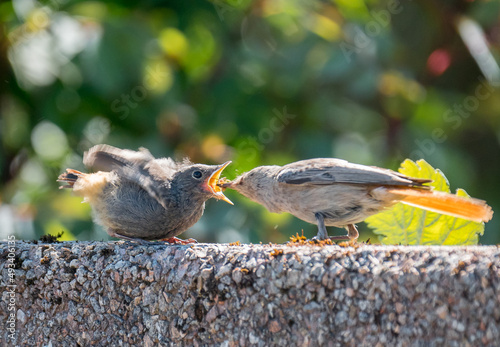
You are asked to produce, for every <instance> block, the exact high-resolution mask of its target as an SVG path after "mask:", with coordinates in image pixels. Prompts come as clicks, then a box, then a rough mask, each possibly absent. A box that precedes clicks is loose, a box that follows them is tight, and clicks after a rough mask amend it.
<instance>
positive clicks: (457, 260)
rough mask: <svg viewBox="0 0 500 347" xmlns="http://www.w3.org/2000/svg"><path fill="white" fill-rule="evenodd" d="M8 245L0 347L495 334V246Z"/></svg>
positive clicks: (368, 340) (2, 264)
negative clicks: (5, 346) (10, 285)
mask: <svg viewBox="0 0 500 347" xmlns="http://www.w3.org/2000/svg"><path fill="white" fill-rule="evenodd" d="M14 248H15V250H14V252H10V251H11V250H9V247H8V244H7V243H6V242H3V243H0V274H1V277H0V281H1V282H0V283H1V284H0V291H1V295H2V301H1V303H0V324H2V328H1V329H0V332H1V336H0V340H1V341H0V345H2V346H4V345H18V346H27V345H39V346H40V345H49V346H50V345H51V346H89V345H96V346H102V345H107V346H132V345H141V346H157V345H161V346H173V345H175V346H210V345H217V346H285V345H290V346H363V345H364V346H388V345H391V346H442V345H446V346H467V345H470V346H498V344H499V341H500V286H499V285H500V279H499V274H500V272H499V269H500V249H499V248H498V247H495V246H476V247H405V246H392V247H391V246H389V247H388V246H373V245H361V246H358V247H355V248H353V247H340V246H336V245H333V246H323V247H320V246H307V245H305V246H304V245H302V246H298V245H295V246H290V245H240V246H230V245H227V244H197V245H194V246H170V245H151V246H138V245H135V244H133V243H129V242H64V243H57V244H42V243H38V244H34V243H30V242H16V243H15V247H14ZM10 259H13V260H12V261H11V260H10ZM9 264H14V265H9ZM12 266H15V267H16V269H15V270H14V271H10V273H9V267H12ZM9 274H11V275H12V274H15V278H13V282H9V281H10V279H11V278H12V277H9ZM9 284H14V285H15V287H8V285H9ZM12 288H14V294H12ZM14 297H15V299H13V301H12V298H14ZM13 312H15V314H14V315H13V316H14V317H15V319H12V317H10V318H11V319H10V320H11V322H12V320H14V321H15V322H14V325H15V329H14V331H15V333H14V334H11V333H10V331H12V330H10V331H9V329H8V328H9V327H11V325H10V323H9V322H8V321H9V314H10V313H13ZM9 334H11V335H10V337H9ZM11 337H13V338H14V339H12V338H11Z"/></svg>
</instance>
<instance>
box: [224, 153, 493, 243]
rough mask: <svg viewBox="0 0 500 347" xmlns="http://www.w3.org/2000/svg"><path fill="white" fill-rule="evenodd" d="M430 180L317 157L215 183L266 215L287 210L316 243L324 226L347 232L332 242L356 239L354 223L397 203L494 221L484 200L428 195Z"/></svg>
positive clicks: (455, 215)
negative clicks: (309, 226)
mask: <svg viewBox="0 0 500 347" xmlns="http://www.w3.org/2000/svg"><path fill="white" fill-rule="evenodd" d="M429 182H432V180H428V179H421V178H412V177H408V176H405V175H402V174H400V173H398V172H395V171H392V170H388V169H382V168H378V167H374V166H365V165H359V164H352V163H349V162H347V161H345V160H341V159H331V158H320V159H309V160H302V161H298V162H295V163H291V164H288V165H285V166H259V167H257V168H255V169H253V170H251V171H249V172H246V173H244V174H242V175H240V176H238V177H237V178H236V179H235V180H233V181H232V182H226V181H224V179H221V180H220V182H219V185H220V186H221V187H223V188H231V189H234V190H237V191H238V192H239V193H241V194H243V195H244V196H246V197H247V198H249V199H251V200H253V201H255V202H257V203H259V204H261V205H263V206H264V207H266V208H267V209H268V210H269V211H270V212H275V213H282V212H288V213H291V214H293V215H294V216H296V217H297V218H300V219H302V220H304V221H306V222H309V223H313V224H317V225H318V234H317V236H316V237H315V238H316V239H319V240H324V239H327V238H329V237H328V233H327V231H326V226H335V227H345V228H346V229H347V231H348V234H347V235H346V236H333V237H330V238H331V239H337V240H338V239H346V238H349V239H357V238H358V236H359V234H358V230H357V228H356V226H355V224H356V223H358V222H361V221H363V220H364V219H365V218H367V217H369V216H371V215H373V214H376V213H377V212H380V211H381V210H383V209H385V208H387V207H390V206H392V205H394V204H395V203H397V202H402V203H405V204H408V205H412V206H416V207H420V208H423V209H426V210H429V211H433V212H438V213H442V214H446V215H450V216H454V217H459V218H464V219H468V220H472V221H476V222H487V221H489V220H490V219H491V218H492V215H493V211H492V210H491V207H490V206H488V205H487V204H486V203H485V202H484V201H482V200H478V199H474V198H469V199H466V198H462V197H458V196H456V195H452V194H448V193H444V192H437V191H432V190H431V188H430V187H429V186H426V185H425V183H429Z"/></svg>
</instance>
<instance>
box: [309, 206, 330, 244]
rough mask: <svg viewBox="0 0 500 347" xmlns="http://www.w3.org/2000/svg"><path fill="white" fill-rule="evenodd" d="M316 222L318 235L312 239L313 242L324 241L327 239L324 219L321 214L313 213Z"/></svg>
mask: <svg viewBox="0 0 500 347" xmlns="http://www.w3.org/2000/svg"><path fill="white" fill-rule="evenodd" d="M314 217H316V221H317V222H318V235H316V236H314V237H313V240H326V239H327V238H328V232H327V231H326V226H325V218H324V217H323V215H322V214H321V213H319V212H318V213H315V214H314Z"/></svg>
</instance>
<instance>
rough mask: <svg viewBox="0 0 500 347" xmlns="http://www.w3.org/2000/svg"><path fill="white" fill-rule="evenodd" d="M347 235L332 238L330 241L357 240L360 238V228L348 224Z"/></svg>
mask: <svg viewBox="0 0 500 347" xmlns="http://www.w3.org/2000/svg"><path fill="white" fill-rule="evenodd" d="M346 228H347V235H339V236H330V240H357V239H358V237H359V233H358V228H356V226H355V225H354V224H347V226H346Z"/></svg>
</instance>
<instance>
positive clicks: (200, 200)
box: [58, 145, 232, 243]
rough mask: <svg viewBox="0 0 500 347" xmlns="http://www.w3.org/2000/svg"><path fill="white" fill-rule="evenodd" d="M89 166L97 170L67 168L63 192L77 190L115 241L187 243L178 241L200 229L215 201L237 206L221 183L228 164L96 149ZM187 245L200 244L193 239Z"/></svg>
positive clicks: (87, 159) (88, 159)
mask: <svg viewBox="0 0 500 347" xmlns="http://www.w3.org/2000/svg"><path fill="white" fill-rule="evenodd" d="M83 163H84V164H85V166H86V167H88V168H90V169H92V170H96V171H97V172H95V173H82V172H79V171H76V170H72V169H67V170H66V172H65V173H63V174H61V175H60V176H59V179H58V181H59V182H63V183H66V184H67V185H63V186H61V187H60V188H73V191H74V193H75V194H76V195H79V196H82V197H83V198H84V202H88V203H89V204H90V205H91V206H92V210H93V215H94V220H95V221H96V223H98V224H100V225H102V226H103V227H104V228H105V229H106V231H107V233H108V234H109V235H110V236H113V237H117V238H121V239H126V240H133V241H138V242H143V240H161V239H164V240H165V241H168V242H176V243H177V242H180V243H186V242H183V240H180V239H177V238H176V237H175V236H177V235H179V234H180V233H182V232H183V231H185V230H187V229H188V228H189V227H191V226H192V225H193V224H195V223H196V222H197V221H198V220H199V219H200V218H201V216H202V215H203V211H204V208H205V201H206V200H208V199H210V198H216V199H221V200H224V201H226V202H228V203H230V204H232V202H231V201H230V200H229V199H228V198H226V197H225V196H224V194H223V193H222V190H221V188H220V187H218V186H217V185H216V184H217V182H218V180H219V177H220V174H221V173H222V171H223V170H224V168H225V167H226V166H227V165H229V163H230V161H228V162H226V163H224V164H222V165H204V164H193V163H191V162H189V161H187V160H186V161H184V162H175V161H174V160H172V159H170V158H160V159H155V158H154V157H153V156H152V155H151V153H150V152H149V151H148V150H147V149H145V148H140V149H139V151H132V150H126V149H119V148H116V147H112V146H108V145H96V146H94V147H92V148H91V149H90V150H89V151H88V152H85V154H84V157H83ZM187 242H196V241H195V240H192V239H190V240H187Z"/></svg>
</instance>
